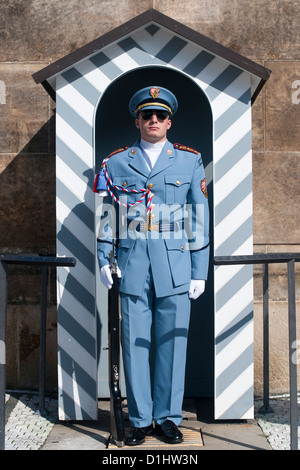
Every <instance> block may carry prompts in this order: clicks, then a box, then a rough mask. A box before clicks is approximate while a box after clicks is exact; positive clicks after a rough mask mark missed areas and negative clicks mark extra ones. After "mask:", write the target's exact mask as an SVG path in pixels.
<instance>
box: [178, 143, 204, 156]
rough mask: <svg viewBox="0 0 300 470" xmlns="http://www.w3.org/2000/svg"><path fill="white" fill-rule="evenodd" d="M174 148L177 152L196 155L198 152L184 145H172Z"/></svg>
mask: <svg viewBox="0 0 300 470" xmlns="http://www.w3.org/2000/svg"><path fill="white" fill-rule="evenodd" d="M174 148H175V149H177V150H185V151H186V152H191V153H194V154H196V155H198V153H199V152H198V150H195V149H192V147H187V146H186V145H181V144H174Z"/></svg>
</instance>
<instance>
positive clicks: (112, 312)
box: [108, 242, 125, 447]
mask: <svg viewBox="0 0 300 470" xmlns="http://www.w3.org/2000/svg"><path fill="white" fill-rule="evenodd" d="M110 261H111V264H110V269H111V275H112V278H113V285H112V287H111V289H110V290H109V291H108V341H109V383H110V433H111V437H112V438H113V440H114V441H115V443H116V444H117V446H118V447H123V446H124V441H125V429H124V421H123V413H122V396H121V392H120V385H119V379H120V317H119V291H118V276H117V263H116V258H115V246H114V242H113V244H112V250H111V252H110Z"/></svg>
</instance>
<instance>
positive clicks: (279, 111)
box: [265, 61, 300, 175]
mask: <svg viewBox="0 0 300 470" xmlns="http://www.w3.org/2000/svg"><path fill="white" fill-rule="evenodd" d="M265 66H266V67H267V68H270V69H272V74H271V77H270V79H269V80H268V82H267V84H266V89H265V93H266V116H265V119H266V147H265V149H266V150H268V151H288V152H295V151H299V149H300V119H299V115H300V62H299V61H298V62H297V61H293V62H288V61H287V62H266V64H265ZM298 175H299V173H298Z"/></svg>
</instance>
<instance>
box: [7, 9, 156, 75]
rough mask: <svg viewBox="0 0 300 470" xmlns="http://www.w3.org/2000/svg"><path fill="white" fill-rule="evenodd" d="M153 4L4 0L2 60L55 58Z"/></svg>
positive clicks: (51, 60) (47, 59)
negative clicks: (7, 0) (6, 0)
mask: <svg viewBox="0 0 300 470" xmlns="http://www.w3.org/2000/svg"><path fill="white" fill-rule="evenodd" d="M152 7H153V1H152V0H143V1H142V2H137V1H135V0H101V1H99V0H89V1H87V0H82V1H81V2H78V1H77V0H60V1H59V2H58V1H51V2H49V1H46V2H41V1H40V0H30V1H26V2H25V1H23V0H12V1H9V2H2V5H1V17H0V29H1V31H2V32H3V34H2V37H1V41H2V48H1V60H2V61H15V60H18V61H28V62H29V61H43V60H46V61H49V63H50V62H53V61H54V60H57V59H59V58H61V57H63V56H65V55H66V54H68V53H70V52H73V51H74V50H76V49H78V48H79V47H81V46H84V45H85V44H87V43H88V42H90V41H92V40H94V39H96V38H98V37H99V36H102V35H103V34H105V33H107V32H108V31H110V30H112V29H114V28H115V27H117V26H119V25H122V24H123V23H125V22H126V21H128V20H130V19H131V18H134V17H135V16H137V15H139V14H140V13H143V12H144V11H146V10H148V9H150V8H152ZM40 68H42V67H40Z"/></svg>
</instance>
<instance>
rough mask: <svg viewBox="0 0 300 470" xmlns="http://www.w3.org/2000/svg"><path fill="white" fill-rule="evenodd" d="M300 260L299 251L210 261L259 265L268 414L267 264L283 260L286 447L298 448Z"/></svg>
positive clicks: (226, 263)
mask: <svg viewBox="0 0 300 470" xmlns="http://www.w3.org/2000/svg"><path fill="white" fill-rule="evenodd" d="M299 261H300V253H269V254H264V253H256V254H254V255H243V256H216V257H215V258H214V264H215V265H216V266H221V265H238V264H263V363H264V397H263V406H262V407H261V409H260V412H261V413H270V412H272V411H273V410H272V408H271V407H270V405H269V270H268V265H269V264H270V263H287V277H288V316H289V379H290V447H291V450H298V403H297V364H296V362H295V361H294V360H293V356H294V348H295V344H296V289H295V262H299Z"/></svg>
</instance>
